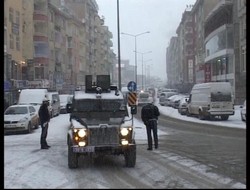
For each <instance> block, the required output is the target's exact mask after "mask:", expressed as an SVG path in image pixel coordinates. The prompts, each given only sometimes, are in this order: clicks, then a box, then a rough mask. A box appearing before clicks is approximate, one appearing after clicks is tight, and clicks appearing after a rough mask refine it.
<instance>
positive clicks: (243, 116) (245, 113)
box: [240, 100, 247, 121]
mask: <svg viewBox="0 0 250 190" xmlns="http://www.w3.org/2000/svg"><path fill="white" fill-rule="evenodd" d="M241 108H242V109H241V110H240V115H241V120H242V121H246V119H247V109H246V100H245V101H244V104H243V106H241Z"/></svg>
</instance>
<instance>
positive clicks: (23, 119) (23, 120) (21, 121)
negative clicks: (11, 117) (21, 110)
mask: <svg viewBox="0 0 250 190" xmlns="http://www.w3.org/2000/svg"><path fill="white" fill-rule="evenodd" d="M27 120H28V118H27V117H24V118H22V119H20V120H19V121H18V123H24V122H26V121H27Z"/></svg>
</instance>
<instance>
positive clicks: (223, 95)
mask: <svg viewBox="0 0 250 190" xmlns="http://www.w3.org/2000/svg"><path fill="white" fill-rule="evenodd" d="M187 107H188V110H187V115H196V116H198V117H199V119H201V120H204V119H214V118H215V117H216V116H219V117H220V118H221V120H228V117H229V116H230V115H234V100H233V95H232V86H231V84H230V82H208V83H200V84H195V85H194V86H193V88H192V90H191V92H190V95H189V99H188V106H187Z"/></svg>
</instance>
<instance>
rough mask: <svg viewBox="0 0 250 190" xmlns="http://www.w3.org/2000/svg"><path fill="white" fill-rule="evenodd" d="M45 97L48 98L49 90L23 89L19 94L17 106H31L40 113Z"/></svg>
mask: <svg viewBox="0 0 250 190" xmlns="http://www.w3.org/2000/svg"><path fill="white" fill-rule="evenodd" d="M45 97H48V90H47V89H23V90H21V92H20V94H19V98H18V102H17V104H31V105H33V106H34V107H35V109H36V112H37V113H38V110H39V108H40V106H41V105H42V102H43V99H44V98H45Z"/></svg>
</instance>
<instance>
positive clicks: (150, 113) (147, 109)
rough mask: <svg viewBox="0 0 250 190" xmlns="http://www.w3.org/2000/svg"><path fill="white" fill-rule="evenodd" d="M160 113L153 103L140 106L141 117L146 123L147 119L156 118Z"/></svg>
mask: <svg viewBox="0 0 250 190" xmlns="http://www.w3.org/2000/svg"><path fill="white" fill-rule="evenodd" d="M159 115H160V112H159V109H158V107H157V106H155V105H154V104H147V105H145V106H143V107H142V110H141V119H142V121H143V122H144V124H146V123H147V122H148V120H149V119H158V116H159Z"/></svg>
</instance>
